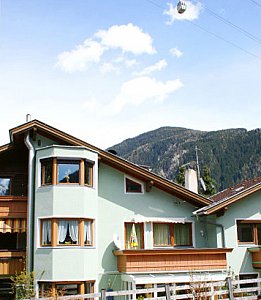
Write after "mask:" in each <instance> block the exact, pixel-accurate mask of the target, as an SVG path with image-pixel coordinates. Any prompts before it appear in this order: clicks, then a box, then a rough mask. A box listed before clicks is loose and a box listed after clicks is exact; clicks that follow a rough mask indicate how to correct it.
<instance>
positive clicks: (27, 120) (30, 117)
mask: <svg viewBox="0 0 261 300" xmlns="http://www.w3.org/2000/svg"><path fill="white" fill-rule="evenodd" d="M31 120H32V116H31V115H30V114H27V115H26V123H27V122H30V121H31Z"/></svg>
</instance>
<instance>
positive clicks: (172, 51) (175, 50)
mask: <svg viewBox="0 0 261 300" xmlns="http://www.w3.org/2000/svg"><path fill="white" fill-rule="evenodd" d="M169 53H170V54H171V55H172V56H175V57H177V58H180V57H181V56H182V55H183V52H182V51H180V50H179V49H178V48H177V47H175V48H171V49H170V50H169Z"/></svg>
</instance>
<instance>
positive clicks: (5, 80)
mask: <svg viewBox="0 0 261 300" xmlns="http://www.w3.org/2000/svg"><path fill="white" fill-rule="evenodd" d="M176 3H177V2H175V1H174V2H170V1H164V0H124V1H119V0H113V1H108V0H107V1H106V0H96V1H94V0H74V1H68V0H64V1H60V0H55V1H53V0H45V1H36V0H34V1H33V0H12V1H10V0H0V4H1V8H0V104H1V107H2V113H1V132H0V144H4V143H7V142H9V137H8V130H9V129H10V128H13V127H15V126H17V125H19V124H22V123H24V122H25V115H26V114H27V113H30V114H31V115H32V118H33V119H39V120H40V121H43V122H45V123H47V124H49V125H51V126H54V127H57V128H58V129H61V130H63V131H66V132H68V133H69V134H72V135H74V136H76V137H79V138H81V139H83V140H85V141H87V142H89V143H91V144H94V145H96V146H98V147H101V148H106V147H109V146H111V145H114V144H116V143H119V142H121V141H122V140H124V139H126V138H129V137H133V136H136V135H138V134H140V133H143V132H146V131H149V130H153V129H156V128H159V127H161V126H177V127H186V128H192V129H199V130H206V131H209V130H219V129H226V128H239V127H240V128H247V129H248V130H251V129H255V128H259V127H260V115H261V104H260V103H261V102H260V98H261V83H260V82H261V81H260V80H261V32H260V28H261V0H255V1H254V0H244V1H243V0H217V1H207V0H205V1H186V3H187V11H186V12H185V13H184V14H182V15H178V14H177V12H176Z"/></svg>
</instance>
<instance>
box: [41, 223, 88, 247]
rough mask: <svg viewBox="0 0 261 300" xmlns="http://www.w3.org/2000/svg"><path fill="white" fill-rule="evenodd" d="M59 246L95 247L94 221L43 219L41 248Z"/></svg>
mask: <svg viewBox="0 0 261 300" xmlns="http://www.w3.org/2000/svg"><path fill="white" fill-rule="evenodd" d="M53 230H54V232H53ZM58 245H64V246H66V245H77V246H81V247H83V246H93V220H91V219H80V218H79V219H56V218H53V219H42V220H41V246H58Z"/></svg>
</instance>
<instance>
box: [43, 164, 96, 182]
mask: <svg viewBox="0 0 261 300" xmlns="http://www.w3.org/2000/svg"><path fill="white" fill-rule="evenodd" d="M93 166H94V163H93V162H90V161H87V160H85V159H75V160H72V159H59V158H48V159H42V160H41V185H42V186H44V185H56V184H79V185H81V186H89V187H92V186H93Z"/></svg>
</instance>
